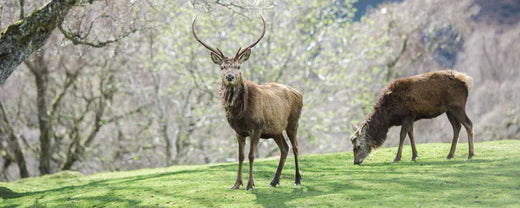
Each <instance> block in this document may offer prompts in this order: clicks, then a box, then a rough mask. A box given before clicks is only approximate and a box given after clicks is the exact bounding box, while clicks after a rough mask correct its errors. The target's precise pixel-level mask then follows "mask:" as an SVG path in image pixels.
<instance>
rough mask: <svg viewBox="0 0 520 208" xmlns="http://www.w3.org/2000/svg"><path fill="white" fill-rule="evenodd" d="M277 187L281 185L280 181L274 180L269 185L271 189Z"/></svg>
mask: <svg viewBox="0 0 520 208" xmlns="http://www.w3.org/2000/svg"><path fill="white" fill-rule="evenodd" d="M276 185H280V180H275V179H273V181H271V183H270V184H269V186H270V187H276Z"/></svg>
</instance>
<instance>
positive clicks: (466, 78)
mask: <svg viewBox="0 0 520 208" xmlns="http://www.w3.org/2000/svg"><path fill="white" fill-rule="evenodd" d="M454 74H455V78H457V79H458V80H460V81H462V82H464V84H466V88H468V92H469V91H471V88H472V87H473V78H471V77H470V76H469V75H467V74H464V73H462V72H456V71H455V73H454Z"/></svg>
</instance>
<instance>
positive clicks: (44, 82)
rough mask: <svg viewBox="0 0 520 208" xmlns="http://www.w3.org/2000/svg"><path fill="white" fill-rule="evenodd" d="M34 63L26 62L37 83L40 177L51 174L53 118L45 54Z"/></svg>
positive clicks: (37, 57)
mask: <svg viewBox="0 0 520 208" xmlns="http://www.w3.org/2000/svg"><path fill="white" fill-rule="evenodd" d="M34 59H35V61H34V63H32V64H31V63H29V62H25V65H27V67H28V68H29V69H30V70H31V72H32V73H33V75H34V79H35V82H36V106H37V109H38V124H39V128H40V166H39V170H40V175H45V174H49V173H51V167H50V164H51V163H50V161H51V156H52V148H51V147H52V137H53V134H54V131H53V128H52V120H53V119H52V116H51V113H50V110H49V107H48V106H47V100H46V99H47V97H48V96H47V89H48V85H49V70H48V69H47V63H45V61H44V58H43V52H42V53H38V55H37V56H36V57H35V58H34Z"/></svg>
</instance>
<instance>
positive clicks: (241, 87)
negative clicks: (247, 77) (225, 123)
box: [220, 79, 248, 118]
mask: <svg viewBox="0 0 520 208" xmlns="http://www.w3.org/2000/svg"><path fill="white" fill-rule="evenodd" d="M220 98H221V99H222V105H223V106H224V109H225V110H226V117H228V118H229V117H232V118H241V117H242V116H243V115H244V114H245V112H246V110H247V106H248V101H247V98H248V89H247V85H246V83H245V82H244V81H243V79H241V80H240V83H239V84H238V85H236V86H226V85H225V84H224V83H221V85H220Z"/></svg>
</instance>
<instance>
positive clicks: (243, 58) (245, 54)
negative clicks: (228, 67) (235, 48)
mask: <svg viewBox="0 0 520 208" xmlns="http://www.w3.org/2000/svg"><path fill="white" fill-rule="evenodd" d="M249 55H251V49H250V48H248V49H246V50H245V51H244V52H242V53H241V54H239V57H236V58H237V60H238V63H240V64H241V63H244V62H246V61H247V59H249Z"/></svg>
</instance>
